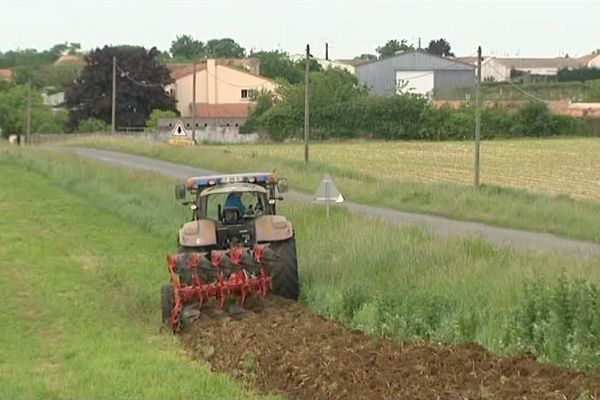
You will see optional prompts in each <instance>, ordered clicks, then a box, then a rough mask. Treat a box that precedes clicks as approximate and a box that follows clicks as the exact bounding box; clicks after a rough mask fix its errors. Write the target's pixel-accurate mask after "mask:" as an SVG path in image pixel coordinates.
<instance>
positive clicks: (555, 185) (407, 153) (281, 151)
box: [225, 138, 600, 200]
mask: <svg viewBox="0 0 600 400" xmlns="http://www.w3.org/2000/svg"><path fill="white" fill-rule="evenodd" d="M225 147H226V148H228V149H229V150H230V151H231V153H232V154H239V155H240V156H241V155H245V156H252V157H261V156H266V157H270V158H283V159H290V160H303V157H304V146H303V145H302V144H281V145H280V144H273V145H253V146H248V145H236V146H225ZM481 149H482V150H481V181H482V184H484V185H493V186H502V187H509V188H517V189H525V190H530V191H534V192H540V193H549V194H566V195H569V196H572V197H575V198H582V199H593V200H600V139H597V138H582V139H543V140H533V139H529V140H501V141H500V140H499V141H485V142H482V147H481ZM473 153H474V145H473V143H472V142H435V143H433V142H348V143H315V144H312V145H311V146H310V157H311V160H313V161H315V162H318V163H322V164H327V165H331V166H332V167H334V168H338V169H342V170H347V171H353V172H356V173H360V174H364V175H367V176H371V177H373V178H376V179H382V180H389V181H401V182H428V183H440V182H451V183H460V184H467V185H470V184H472V183H473Z"/></svg>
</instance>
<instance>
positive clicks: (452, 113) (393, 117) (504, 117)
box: [249, 95, 592, 140]
mask: <svg viewBox="0 0 600 400" xmlns="http://www.w3.org/2000/svg"><path fill="white" fill-rule="evenodd" d="M260 104H261V109H260V112H259V113H256V114H255V115H253V116H251V119H250V123H249V127H251V128H252V129H253V130H256V129H258V130H263V131H264V132H265V133H268V134H269V135H270V136H271V138H273V139H274V140H284V139H287V138H290V137H301V136H302V132H303V130H302V129H303V126H304V125H303V124H304V110H303V108H301V107H298V106H295V105H294V104H293V103H291V102H286V101H282V102H279V103H276V104H275V105H274V106H272V107H271V108H268V109H265V108H266V107H264V105H265V104H264V103H260ZM257 111H259V110H257ZM474 132H475V110H474V107H473V106H472V105H465V106H462V107H460V108H458V109H454V108H451V107H449V106H443V107H441V108H435V107H433V106H432V105H431V104H430V103H429V102H428V100H427V99H425V98H423V97H419V96H411V95H405V96H393V97H376V96H370V95H366V96H357V97H356V98H354V99H352V100H350V101H345V102H336V103H331V104H326V105H322V106H321V107H319V108H313V109H312V111H311V137H313V138H315V139H328V138H357V137H362V138H374V139H386V140H395V139H401V140H467V139H471V138H473V136H474ZM591 134H592V130H591V127H590V124H588V122H587V121H585V120H582V119H578V118H573V117H569V116H564V115H556V114H553V113H551V112H550V111H549V109H548V107H547V105H546V104H545V103H543V102H530V103H527V104H526V105H524V106H523V107H521V108H520V109H517V110H508V109H506V108H503V107H501V106H493V107H486V108H485V109H484V110H483V111H482V115H481V135H482V138H483V139H493V138H514V137H547V136H557V135H561V136H581V135H591Z"/></svg>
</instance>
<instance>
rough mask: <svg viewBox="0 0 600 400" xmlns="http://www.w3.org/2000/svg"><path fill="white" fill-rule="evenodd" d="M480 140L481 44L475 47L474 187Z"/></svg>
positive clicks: (478, 166)
mask: <svg viewBox="0 0 600 400" xmlns="http://www.w3.org/2000/svg"><path fill="white" fill-rule="evenodd" d="M480 140H481V46H479V47H478V48H477V82H476V87H475V189H479V174H480V163H479V148H480Z"/></svg>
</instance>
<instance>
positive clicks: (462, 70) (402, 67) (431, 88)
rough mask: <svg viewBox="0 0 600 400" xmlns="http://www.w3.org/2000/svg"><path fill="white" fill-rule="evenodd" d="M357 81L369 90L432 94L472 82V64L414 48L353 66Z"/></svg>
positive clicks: (373, 91) (386, 94)
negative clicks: (413, 49) (411, 50)
mask: <svg viewBox="0 0 600 400" xmlns="http://www.w3.org/2000/svg"><path fill="white" fill-rule="evenodd" d="M356 76H357V77H358V81H359V83H360V84H361V85H364V86H366V87H367V88H368V89H369V91H370V92H371V93H373V94H376V95H380V96H390V95H395V94H400V93H417V94H424V95H432V94H434V93H435V92H437V91H440V90H449V89H457V88H470V87H473V86H475V67H474V66H473V65H469V64H467V63H463V62H460V61H456V60H454V59H446V58H442V57H438V56H434V55H431V54H428V53H424V52H420V51H415V52H406V53H401V54H397V55H395V56H393V57H389V58H385V59H382V60H375V61H371V62H368V63H364V64H361V65H358V66H356Z"/></svg>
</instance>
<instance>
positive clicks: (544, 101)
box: [487, 63, 547, 103]
mask: <svg viewBox="0 0 600 400" xmlns="http://www.w3.org/2000/svg"><path fill="white" fill-rule="evenodd" d="M487 66H488V67H490V68H491V69H493V70H494V71H496V72H497V73H499V74H502V72H500V71H498V70H497V69H496V68H495V67H494V66H493V65H491V64H490V63H488V64H487ZM506 82H507V83H508V84H509V85H511V86H512V87H514V88H515V89H517V90H518V91H520V92H521V93H523V94H524V95H526V96H529V97H531V98H532V99H535V100H537V101H541V102H543V103H546V102H547V100H544V99H542V98H541V97H538V96H536V95H534V94H532V93H529V92H528V91H526V90H525V89H523V88H521V87H519V85H516V84H514V83H513V82H511V81H510V78H509V80H507V81H506Z"/></svg>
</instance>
